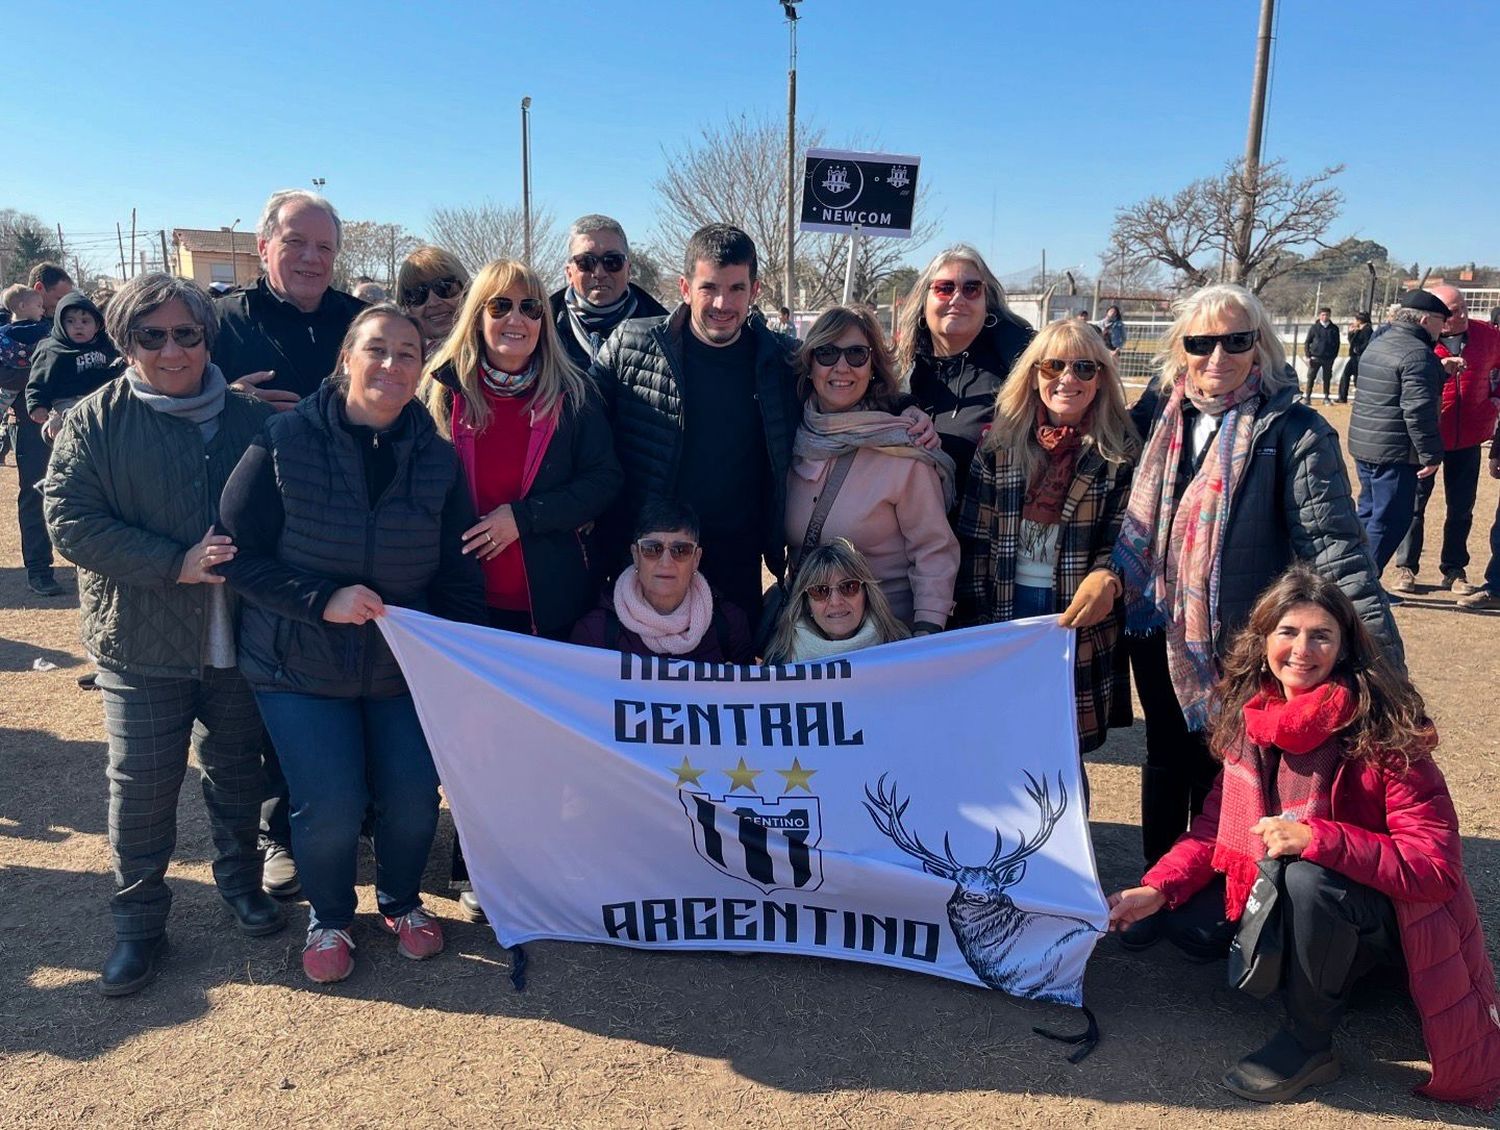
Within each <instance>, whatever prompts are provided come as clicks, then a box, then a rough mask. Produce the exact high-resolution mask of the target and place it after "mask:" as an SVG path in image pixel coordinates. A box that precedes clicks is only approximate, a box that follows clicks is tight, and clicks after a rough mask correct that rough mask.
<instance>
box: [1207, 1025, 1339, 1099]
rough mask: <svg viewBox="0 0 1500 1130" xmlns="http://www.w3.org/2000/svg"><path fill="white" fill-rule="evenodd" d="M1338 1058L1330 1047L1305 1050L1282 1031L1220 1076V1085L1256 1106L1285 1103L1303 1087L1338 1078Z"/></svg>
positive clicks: (1287, 1030) (1289, 1030)
mask: <svg viewBox="0 0 1500 1130" xmlns="http://www.w3.org/2000/svg"><path fill="white" fill-rule="evenodd" d="M1340 1070H1341V1069H1340V1067H1339V1061H1338V1057H1337V1056H1335V1055H1334V1054H1333V1047H1332V1045H1331V1044H1330V1045H1329V1046H1327V1047H1324V1048H1322V1049H1314V1050H1311V1051H1309V1050H1308V1049H1307V1048H1306V1047H1304V1046H1303V1045H1302V1042H1301V1041H1300V1040H1298V1039H1297V1037H1296V1036H1295V1035H1294V1034H1293V1033H1292V1030H1291V1029H1290V1028H1283V1029H1282V1030H1281V1031H1279V1032H1277V1033H1276V1035H1274V1036H1272V1037H1271V1040H1270V1042H1269V1043H1267V1044H1266V1045H1265V1047H1263V1048H1261V1049H1260V1050H1259V1051H1254V1052H1251V1053H1250V1054H1249V1055H1247V1056H1246V1057H1245V1058H1244V1059H1242V1060H1240V1061H1239V1062H1238V1063H1237V1064H1235V1065H1234V1067H1232V1068H1231V1069H1230V1070H1229V1072H1228V1073H1227V1074H1226V1075H1225V1076H1224V1080H1223V1082H1224V1086H1225V1087H1227V1088H1228V1089H1229V1090H1231V1091H1233V1092H1234V1093H1235V1094H1236V1095H1239V1097H1240V1098H1242V1099H1249V1100H1250V1101H1251V1102H1256V1103H1285V1102H1291V1100H1292V1099H1294V1098H1296V1097H1297V1096H1298V1095H1300V1094H1301V1093H1302V1092H1303V1091H1304V1090H1305V1089H1306V1088H1308V1087H1312V1086H1316V1085H1317V1084H1319V1083H1331V1082H1333V1081H1334V1080H1335V1079H1337V1078H1338V1077H1339V1071H1340Z"/></svg>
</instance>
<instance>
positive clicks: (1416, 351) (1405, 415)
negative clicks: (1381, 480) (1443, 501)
mask: <svg viewBox="0 0 1500 1130" xmlns="http://www.w3.org/2000/svg"><path fill="white" fill-rule="evenodd" d="M1432 347H1433V340H1432V338H1431V337H1429V336H1428V335H1427V331H1426V330H1424V329H1423V328H1422V327H1421V326H1414V325H1410V324H1409V323H1406V322H1396V323H1393V324H1392V325H1389V326H1386V327H1385V329H1384V330H1383V331H1382V332H1381V333H1380V334H1378V335H1377V336H1376V337H1375V338H1374V340H1372V341H1371V342H1370V346H1369V348H1368V349H1366V350H1365V351H1364V353H1363V354H1362V355H1361V356H1360V359H1359V384H1358V386H1357V387H1356V388H1355V390H1354V408H1353V410H1352V411H1351V412H1350V414H1349V454H1350V455H1352V456H1354V458H1356V459H1358V460H1360V461H1361V462H1363V463H1379V464H1391V463H1417V464H1420V465H1421V466H1423V467H1429V466H1431V465H1432V464H1434V463H1440V462H1442V458H1443V441H1442V439H1441V437H1440V436H1439V435H1438V399H1439V397H1440V396H1441V395H1442V389H1443V366H1442V365H1441V364H1439V363H1438V359H1437V354H1435V353H1434V352H1433V351H1432Z"/></svg>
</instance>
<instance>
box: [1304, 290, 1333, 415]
mask: <svg viewBox="0 0 1500 1130" xmlns="http://www.w3.org/2000/svg"><path fill="white" fill-rule="evenodd" d="M1302 350H1303V352H1304V353H1305V354H1307V402H1308V403H1309V404H1311V403H1312V398H1313V384H1314V382H1315V381H1316V380H1317V379H1318V372H1319V370H1321V371H1322V373H1323V403H1324V404H1331V403H1332V401H1331V400H1330V399H1329V397H1328V385H1329V382H1330V381H1332V380H1333V363H1334V362H1335V361H1337V360H1338V357H1339V328H1338V326H1336V325H1334V324H1333V310H1332V308H1331V307H1328V306H1324V307H1323V308H1322V309H1320V310H1319V311H1318V320H1317V321H1316V322H1314V323H1313V324H1312V325H1311V326H1309V327H1308V330H1307V340H1306V341H1305V342H1303V343H1302Z"/></svg>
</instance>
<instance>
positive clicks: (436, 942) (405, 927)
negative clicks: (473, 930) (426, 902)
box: [380, 906, 443, 961]
mask: <svg viewBox="0 0 1500 1130" xmlns="http://www.w3.org/2000/svg"><path fill="white" fill-rule="evenodd" d="M380 921H381V922H382V923H383V924H384V926H385V928H386V930H388V931H389V932H390V933H392V934H395V935H396V949H397V951H398V952H399V953H400V954H401V956H402V957H409V958H411V959H412V960H413V961H423V960H425V959H427V958H429V957H436V956H437V955H438V954H440V953H442V952H443V928H442V926H440V925H439V924H438V920H437V919H436V918H434V917H433V916H432V915H430V914H428V913H427V911H426V909H424V908H423V907H420V906H418V907H415V908H414V909H412V910H408V911H407V912H406V913H405V914H403V915H402V916H401V917H400V918H386V917H385V916H384V915H382V916H381V919H380Z"/></svg>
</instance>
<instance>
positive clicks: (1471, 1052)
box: [1141, 757, 1500, 1109]
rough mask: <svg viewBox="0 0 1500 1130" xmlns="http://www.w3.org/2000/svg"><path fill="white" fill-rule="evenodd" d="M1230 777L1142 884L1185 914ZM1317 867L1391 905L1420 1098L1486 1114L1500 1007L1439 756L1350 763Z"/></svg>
mask: <svg viewBox="0 0 1500 1130" xmlns="http://www.w3.org/2000/svg"><path fill="white" fill-rule="evenodd" d="M1223 783H1224V778H1223V775H1222V774H1221V775H1220V777H1219V781H1218V782H1217V783H1216V784H1215V785H1214V788H1213V791H1212V792H1211V793H1210V794H1209V796H1208V800H1207V802H1206V803H1205V804H1204V806H1203V812H1202V814H1201V815H1199V816H1198V817H1197V818H1196V819H1195V820H1194V821H1193V824H1192V827H1191V828H1190V829H1189V830H1188V831H1187V832H1186V833H1185V834H1184V835H1183V837H1182V838H1181V839H1180V840H1178V841H1177V843H1176V844H1174V845H1173V847H1172V850H1171V851H1169V852H1168V853H1167V854H1166V855H1165V856H1163V857H1162V859H1161V860H1160V861H1159V862H1158V863H1157V864H1156V866H1155V867H1153V868H1152V869H1151V870H1150V871H1148V872H1147V873H1146V875H1145V877H1144V878H1143V879H1142V880H1141V882H1142V884H1144V885H1145V886H1149V887H1155V888H1156V889H1157V890H1159V891H1161V892H1162V894H1164V895H1166V897H1167V905H1169V906H1173V907H1176V906H1181V905H1182V903H1183V902H1185V901H1186V900H1187V899H1189V898H1191V897H1192V896H1193V895H1195V894H1197V893H1198V892H1199V891H1200V890H1202V889H1203V888H1204V887H1205V886H1207V885H1208V883H1209V880H1211V879H1212V878H1213V874H1214V872H1213V864H1212V863H1211V862H1210V861H1211V858H1212V856H1213V850H1214V838H1215V835H1216V834H1217V832H1218V827H1219V807H1220V802H1221V799H1222V793H1221V790H1222V788H1223ZM1309 824H1310V826H1311V828H1312V842H1311V843H1309V844H1308V845H1307V850H1306V851H1304V852H1303V853H1302V858H1303V859H1305V860H1307V861H1308V862H1309V863H1316V864H1318V865H1320V866H1322V867H1327V868H1328V869H1329V870H1331V871H1337V872H1338V873H1339V874H1341V875H1346V876H1348V877H1349V878H1351V879H1353V880H1355V881H1356V882H1359V883H1363V884H1365V885H1366V886H1368V887H1372V888H1374V889H1375V890H1377V891H1379V892H1380V893H1381V894H1383V895H1386V896H1388V897H1389V898H1390V899H1391V901H1392V903H1393V904H1394V906H1395V909H1396V921H1397V923H1398V924H1399V926H1400V929H1401V949H1402V952H1403V953H1404V954H1405V957H1406V967H1407V972H1408V975H1409V985H1410V989H1411V995H1412V1000H1413V1001H1414V1002H1415V1003H1416V1006H1417V1011H1418V1013H1420V1014H1421V1017H1422V1036H1423V1039H1424V1040H1425V1042H1426V1044H1427V1054H1428V1059H1429V1060H1431V1062H1432V1078H1431V1079H1430V1080H1428V1082H1426V1083H1425V1084H1423V1085H1422V1086H1420V1087H1418V1088H1417V1093H1418V1094H1421V1095H1424V1096H1426V1097H1427V1098H1431V1099H1440V1100H1442V1101H1445V1102H1456V1103H1464V1104H1467V1105H1469V1106H1477V1107H1481V1108H1484V1109H1488V1108H1490V1107H1492V1106H1493V1105H1495V1103H1496V1102H1500V999H1497V997H1496V992H1495V972H1494V969H1493V967H1492V966H1491V965H1490V959H1489V954H1488V953H1487V952H1486V950H1485V946H1484V934H1483V932H1482V930H1481V929H1480V924H1479V910H1478V908H1477V907H1476V906H1475V905H1474V894H1473V892H1472V891H1471V890H1470V889H1469V881H1468V879H1466V878H1465V877H1464V870H1463V853H1462V849H1461V847H1460V844H1459V837H1458V816H1457V815H1456V814H1455V812H1454V811H1453V798H1452V797H1451V796H1450V795H1449V793H1448V785H1447V782H1446V781H1444V780H1443V774H1442V772H1441V771H1440V770H1439V769H1438V767H1437V765H1436V764H1434V763H1433V761H1432V760H1431V758H1426V757H1424V758H1422V759H1421V760H1418V761H1415V762H1413V763H1412V765H1411V767H1410V768H1409V769H1402V768H1401V767H1400V766H1399V765H1384V766H1376V765H1371V764H1370V763H1368V762H1366V761H1345V762H1344V763H1343V764H1342V765H1341V766H1340V767H1339V770H1338V772H1337V773H1336V774H1335V776H1334V779H1333V817H1332V819H1329V820H1321V819H1314V820H1311V821H1309Z"/></svg>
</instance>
